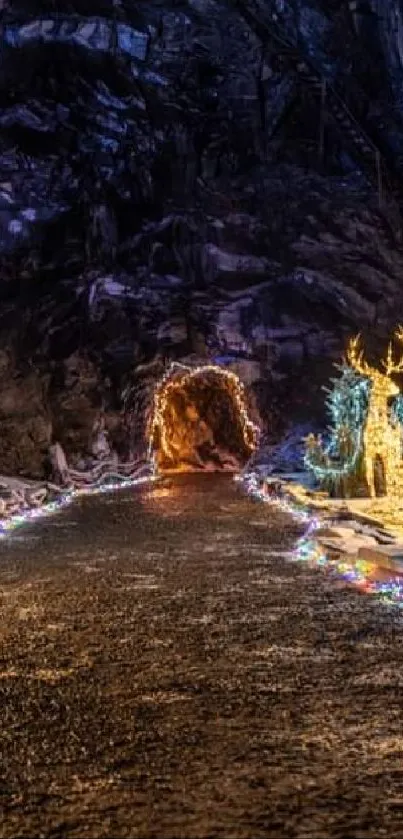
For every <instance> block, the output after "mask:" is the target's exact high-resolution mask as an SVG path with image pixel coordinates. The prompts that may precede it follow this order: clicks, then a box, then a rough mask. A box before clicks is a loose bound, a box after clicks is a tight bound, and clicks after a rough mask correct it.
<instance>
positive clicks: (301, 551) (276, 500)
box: [235, 472, 403, 608]
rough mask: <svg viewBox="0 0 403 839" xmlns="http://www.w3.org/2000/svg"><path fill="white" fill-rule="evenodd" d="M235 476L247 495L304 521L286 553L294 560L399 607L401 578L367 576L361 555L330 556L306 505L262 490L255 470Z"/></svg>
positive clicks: (316, 519)
mask: <svg viewBox="0 0 403 839" xmlns="http://www.w3.org/2000/svg"><path fill="white" fill-rule="evenodd" d="M235 480H237V481H240V482H242V483H243V484H244V486H245V489H246V491H247V492H248V494H249V495H251V496H253V497H254V498H256V499H258V500H259V501H261V502H264V503H266V504H267V503H269V504H272V505H274V506H275V507H277V508H278V509H281V510H282V511H283V512H285V513H288V514H289V515H291V516H292V517H293V518H294V520H297V521H299V522H301V523H302V524H304V525H306V527H305V530H304V533H303V535H302V536H301V538H300V539H298V540H297V542H296V543H295V546H294V548H293V550H292V551H291V553H290V559H291V560H292V561H294V562H305V563H307V564H309V565H310V567H318V568H322V569H326V570H328V571H329V572H330V573H332V574H334V575H336V576H337V577H338V578H341V579H342V580H343V581H344V582H346V583H348V584H349V585H353V586H354V587H356V588H357V589H359V591H361V592H363V593H365V594H371V595H376V596H377V597H378V599H380V600H381V601H382V602H383V603H385V604H387V605H391V606H398V607H399V608H403V578H402V577H401V576H398V575H392V574H391V575H390V577H388V579H387V580H384V581H381V580H374V579H370V572H371V571H372V569H373V564H371V563H369V562H367V561H366V560H363V559H357V558H354V557H351V558H350V557H349V556H346V555H344V556H342V557H340V558H339V559H336V560H334V559H331V558H330V557H329V555H328V553H327V552H326V551H325V550H324V549H323V548H322V546H321V545H320V543H319V541H318V540H317V539H316V538H315V532H316V531H317V530H318V529H319V528H320V527H323V520H322V519H321V518H320V517H319V516H315V515H314V514H312V513H311V512H309V511H308V510H307V509H305V508H303V507H301V506H299V505H297V504H296V503H295V502H294V501H292V500H290V499H288V498H285V497H282V496H280V495H277V496H275V497H273V496H268V495H267V494H266V492H265V490H264V483H262V480H261V478H260V477H259V475H258V474H257V473H256V472H245V473H243V474H241V475H237V476H236V478H235Z"/></svg>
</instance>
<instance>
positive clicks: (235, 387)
mask: <svg viewBox="0 0 403 839" xmlns="http://www.w3.org/2000/svg"><path fill="white" fill-rule="evenodd" d="M209 374H213V375H216V376H219V377H220V378H222V379H223V380H224V383H225V385H226V386H227V388H228V390H229V392H230V394H231V396H232V398H233V400H234V403H235V405H236V408H237V412H238V416H239V418H240V421H241V427H242V434H243V439H244V443H245V446H246V447H247V449H248V450H249V451H250V452H251V453H252V452H253V451H254V449H255V448H256V445H257V442H258V439H259V433H260V429H259V427H258V426H257V425H256V424H255V423H253V422H252V420H251V419H250V417H249V415H248V411H247V407H246V396H245V388H244V385H243V384H242V382H241V381H240V379H239V377H238V376H237V375H236V374H235V373H234V372H233V371H232V370H225V369H224V368H222V367H219V366H218V365H216V364H205V365H199V366H195V367H189V366H188V365H185V364H181V363H179V362H173V363H172V364H171V365H170V367H169V368H168V369H167V370H166V372H165V373H164V375H163V377H162V379H161V380H160V382H159V384H158V385H157V387H156V389H155V391H154V401H153V409H152V412H151V417H150V421H149V425H148V456H149V458H150V460H151V461H152V462H153V463H154V465H155V468H156V461H155V454H156V449H157V446H158V448H159V449H160V450H161V452H162V453H163V454H164V455H166V456H168V457H169V452H170V446H169V422H168V421H167V413H168V410H169V406H170V404H171V400H172V398H173V396H174V393H175V392H177V391H179V390H183V389H184V388H186V386H187V385H188V384H189V383H190V382H191V381H192V380H195V379H197V378H199V377H201V376H202V377H203V376H206V375H207V376H208V375H209ZM157 441H158V442H157Z"/></svg>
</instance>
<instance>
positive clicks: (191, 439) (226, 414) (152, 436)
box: [149, 364, 258, 473]
mask: <svg viewBox="0 0 403 839" xmlns="http://www.w3.org/2000/svg"><path fill="white" fill-rule="evenodd" d="M257 439H258V428H257V426H256V425H255V424H254V423H253V422H252V420H251V419H250V417H249V415H248V409H247V403H246V396H245V391H244V387H243V384H242V382H241V381H240V380H239V378H238V377H237V376H236V375H235V373H233V372H232V371H228V370H224V369H222V368H220V367H216V366H215V365H205V366H202V367H197V368H189V367H184V366H183V365H179V364H173V365H172V366H171V368H170V370H168V371H167V373H166V374H165V376H164V377H163V379H162V381H161V382H160V384H159V385H158V386H157V388H156V390H155V393H154V403H153V409H152V415H151V418H150V423H149V444H150V452H151V453H152V454H153V456H154V460H155V464H156V466H157V469H158V471H159V472H161V473H164V472H172V471H178V472H192V471H199V470H206V471H212V472H213V471H216V472H217V471H232V472H236V471H238V470H239V469H241V468H242V467H243V466H244V465H245V463H246V462H247V460H248V459H249V457H250V456H251V454H252V452H253V451H254V449H255V447H256V443H257Z"/></svg>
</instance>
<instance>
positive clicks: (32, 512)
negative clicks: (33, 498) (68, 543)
mask: <svg viewBox="0 0 403 839" xmlns="http://www.w3.org/2000/svg"><path fill="white" fill-rule="evenodd" d="M155 480H156V476H155V475H154V474H149V475H139V476H138V477H135V476H133V477H130V478H125V479H124V480H122V481H113V482H109V483H105V484H101V485H92V486H91V485H90V486H88V487H80V488H79V489H68V490H66V491H65V492H63V493H61V494H60V496H58V497H57V498H55V499H54V500H53V501H49V502H48V503H46V504H42V505H41V506H38V507H30V508H28V509H22V510H21V511H19V512H18V513H14V514H12V515H11V516H9V517H8V518H4V519H0V539H1V538H4V537H5V536H8V535H9V534H10V533H11V532H12V531H14V530H16V529H17V528H18V527H21V525H23V524H28V523H30V522H33V521H37V520H38V519H42V518H45V517H47V516H50V515H52V514H54V513H58V512H60V511H61V510H62V509H64V508H65V507H68V506H69V505H70V504H71V503H72V502H73V501H75V499H76V498H80V497H82V496H84V495H99V494H101V493H106V492H114V491H115V490H118V489H129V488H130V487H135V486H141V485H142V484H145V483H149V482H150V481H155Z"/></svg>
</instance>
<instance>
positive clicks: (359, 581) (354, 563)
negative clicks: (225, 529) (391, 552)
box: [0, 362, 403, 608]
mask: <svg viewBox="0 0 403 839" xmlns="http://www.w3.org/2000/svg"><path fill="white" fill-rule="evenodd" d="M206 373H214V374H218V375H220V376H224V377H225V380H226V383H227V385H228V386H229V388H230V391H231V393H232V395H233V398H234V401H235V404H236V406H237V409H238V411H239V416H240V418H241V422H242V430H243V435H244V441H245V444H246V445H247V447H248V448H249V449H250V451H253V449H254V448H255V446H256V444H257V440H258V436H259V428H258V427H257V426H256V425H255V424H254V423H253V422H252V421H251V420H250V418H249V416H248V413H247V408H246V399H245V392H244V387H243V385H242V383H241V382H240V380H239V378H238V377H237V376H236V375H235V374H234V373H233V372H232V371H228V370H223V369H222V368H221V367H218V366H217V365H213V364H208V365H204V366H198V367H189V366H186V365H183V364H179V363H177V362H175V363H173V364H172V365H171V366H170V368H169V369H168V370H167V371H166V372H165V374H164V376H163V377H162V379H161V380H160V382H159V384H158V386H157V388H156V390H155V393H154V401H153V410H152V413H151V418H150V423H149V429H148V454H149V468H148V472H147V474H141V475H140V474H137V476H130V477H127V478H124V479H123V480H118V481H117V480H115V481H110V482H108V483H105V484H99V483H97V484H93V485H90V486H87V487H81V488H78V489H77V488H76V489H68V490H65V491H64V492H61V494H60V496H59V497H58V498H56V499H54V500H53V501H50V502H48V503H46V504H43V505H42V506H38V507H34V508H30V509H23V510H20V511H19V512H17V513H15V514H13V515H11V516H9V517H8V518H5V519H2V520H0V538H1V537H5V536H7V535H8V534H10V533H11V532H12V531H13V530H15V529H16V528H18V527H20V526H21V525H22V524H24V523H27V522H33V521H36V520H38V519H41V518H44V517H45V516H49V515H51V514H54V513H57V512H59V511H61V510H62V509H63V508H65V507H66V506H68V505H69V504H71V503H72V502H73V501H74V500H75V499H77V498H80V497H82V496H85V495H95V494H101V493H108V492H113V491H116V490H118V489H128V488H131V487H136V486H141V485H142V484H147V483H150V482H152V481H155V480H156V479H157V477H158V473H157V467H156V462H155V439H156V435H157V432H158V433H159V434H160V445H161V446H162V447H164V446H168V441H167V439H166V438H165V437H164V433H166V429H165V425H164V418H165V412H166V410H167V407H168V403H169V399H170V398H171V397H172V394H173V392H174V390H175V388H177V387H183V386H184V384H185V383H188V382H189V381H190V380H191V379H193V378H195V377H197V376H200V375H203V374H206ZM366 395H367V394H364V392H362V393H361V394H360V396H361V400H362V398H363V396H366ZM360 404H361V408H360V410H362V404H363V402H362V401H361V403H360ZM400 407H401V405H400V404H399V409H400ZM143 471H144V470H143ZM235 480H237V481H241V482H242V483H243V485H244V487H245V489H246V491H247V492H248V493H249V494H250V495H252V496H254V497H256V498H258V499H259V500H260V501H262V502H265V503H268V502H269V503H271V504H273V505H275V506H277V507H278V508H280V509H281V510H283V511H284V512H287V513H289V514H291V515H292V516H293V517H294V518H296V519H298V521H300V522H302V523H304V524H305V525H306V527H305V530H304V534H303V536H302V537H301V538H300V539H298V540H297V542H296V544H295V547H294V549H293V551H292V554H291V559H292V560H294V561H302V562H308V563H309V564H310V565H311V566H318V567H327V568H330V569H331V570H332V572H333V573H336V574H337V575H339V576H340V577H341V578H342V579H343V580H345V581H346V582H348V583H350V584H353V585H355V586H356V587H358V588H359V589H360V590H361V591H364V592H366V593H369V594H376V595H377V596H378V597H380V598H381V599H382V601H383V602H385V603H388V604H398V605H399V606H400V607H402V608H403V580H402V578H401V577H397V576H396V577H392V576H391V577H390V578H389V579H388V580H386V581H379V580H373V579H370V578H369V571H370V564H369V563H367V562H365V561H364V560H357V559H349V558H348V557H343V558H340V559H338V560H336V561H335V560H331V559H330V558H329V556H328V555H327V553H326V552H325V551H324V550H323V548H322V547H321V545H320V543H319V542H318V540H317V539H315V532H316V531H317V530H318V528H319V527H321V526H322V525H323V521H322V520H321V519H320V518H319V517H318V516H315V515H313V514H312V513H311V512H310V511H308V510H307V509H305V508H303V507H301V506H298V505H297V504H296V503H295V502H294V501H292V500H290V499H288V498H285V497H282V496H280V495H277V496H276V497H275V498H273V497H272V496H270V497H268V495H267V493H266V492H265V490H264V483H263V484H262V480H261V478H260V477H259V475H258V474H257V473H255V472H243V473H241V474H240V475H237V476H235Z"/></svg>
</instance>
